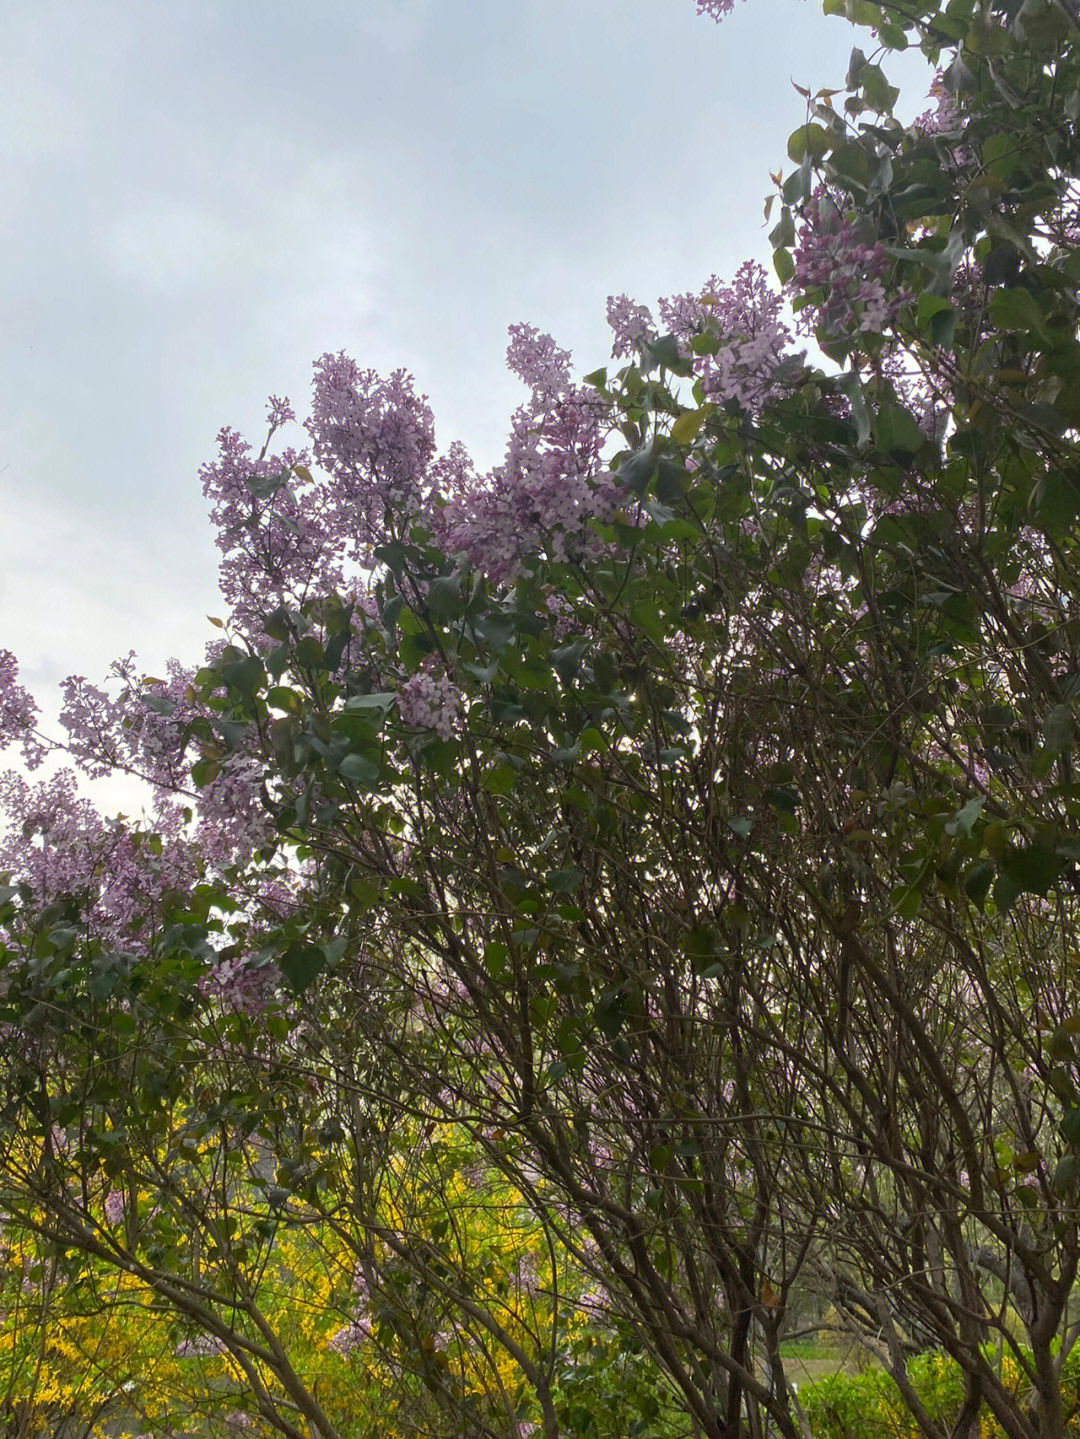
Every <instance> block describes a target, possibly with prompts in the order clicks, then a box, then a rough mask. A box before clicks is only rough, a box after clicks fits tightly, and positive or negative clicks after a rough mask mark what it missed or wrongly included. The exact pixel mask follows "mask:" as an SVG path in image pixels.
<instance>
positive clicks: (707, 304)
mask: <svg viewBox="0 0 1080 1439" xmlns="http://www.w3.org/2000/svg"><path fill="white" fill-rule="evenodd" d="M782 304H783V301H782V297H781V296H780V295H779V294H778V293H777V292H776V291H775V290H773V289H772V287H771V286H770V285H769V281H768V277H767V276H766V274H765V271H764V269H763V268H762V267H761V266H760V265H759V264H757V263H756V262H755V261H752V260H748V261H746V263H745V264H743V265H740V266H739V268H738V270H736V272H735V278H734V280H733V281H732V283H731V284H730V285H724V284H721V282H720V281H719V280H718V279H717V277H716V276H715V275H713V276H712V277H711V278H710V279H709V280H708V282H707V283H706V284H705V286H704V287H703V288H702V289H701V290H700V291H696V292H691V293H688V294H684V295H672V296H671V297H670V298H668V299H662V300H661V301H660V304H659V309H660V316H661V318H662V320H663V321H664V323H665V325H667V327H668V329H669V331H670V332H671V334H673V335H674V336H675V337H676V338H677V339H679V340H680V341H682V343H683V346H684V348H685V350H686V352H687V353H688V354H690V353H691V351H690V348H689V342H690V340H692V339H693V338H694V336H696V335H699V334H703V333H706V334H712V335H714V336H715V337H716V341H717V347H716V351H715V353H714V354H705V355H701V356H694V367H695V370H696V372H697V374H698V375H699V376H700V379H701V382H702V386H703V388H704V390H705V393H706V395H707V396H708V397H709V399H711V400H713V401H715V402H716V403H717V404H723V403H724V402H726V401H728V400H734V401H735V402H736V403H737V404H738V405H740V406H741V407H742V408H743V409H747V410H757V409H760V407H761V406H762V405H763V404H765V403H766V402H767V401H768V400H770V399H773V398H775V397H776V396H777V395H779V394H782V393H783V392H784V390H785V389H786V385H785V383H784V381H783V379H782V371H781V369H780V366H781V362H782V361H783V360H784V359H785V358H786V357H787V355H788V349H789V346H790V344H791V338H792V337H791V331H790V330H789V329H788V327H787V326H786V325H785V324H784V323H783V320H782V319H781V307H782Z"/></svg>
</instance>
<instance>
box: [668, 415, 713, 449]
mask: <svg viewBox="0 0 1080 1439" xmlns="http://www.w3.org/2000/svg"><path fill="white" fill-rule="evenodd" d="M709 408H710V407H708V406H705V407H703V408H702V409H700V410H685V411H684V412H683V413H682V414H681V415H680V416H679V418H678V419H677V420H676V421H675V423H674V424H673V425H672V427H671V438H672V439H673V440H674V441H675V443H676V444H678V445H688V444H690V442H691V441H692V440H693V438H694V436H695V435H696V434H697V432H698V430H700V429H701V427H702V425H703V424H704V423H705V421H706V420H707V419H708V416H709Z"/></svg>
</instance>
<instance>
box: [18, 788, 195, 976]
mask: <svg viewBox="0 0 1080 1439" xmlns="http://www.w3.org/2000/svg"><path fill="white" fill-rule="evenodd" d="M0 815H3V816H4V817H5V818H6V820H7V828H6V830H5V831H4V832H3V833H2V834H0V870H10V871H11V872H12V873H13V874H14V875H16V876H17V878H19V879H20V880H24V881H26V882H27V883H29V884H30V885H31V886H32V888H33V890H34V894H35V897H36V899H37V902H38V903H40V904H47V903H49V901H50V900H52V899H55V898H57V897H58V896H61V895H74V896H77V897H79V899H80V902H81V905H82V908H83V914H84V918H85V919H86V920H87V921H92V922H93V924H94V927H95V930H96V931H97V933H98V934H99V935H101V936H103V937H105V938H106V939H109V940H111V941H112V942H113V943H118V944H119V943H122V944H124V945H125V947H127V948H130V947H131V946H132V945H133V944H134V943H135V941H136V931H137V929H138V928H139V926H140V925H141V923H142V922H143V921H144V919H145V917H146V915H147V912H148V910H149V908H150V907H151V906H152V905H154V904H155V903H156V902H157V901H158V900H159V899H160V897H161V895H162V894H164V893H165V891H166V890H174V889H181V890H183V889H187V888H190V887H191V886H192V885H193V884H194V883H195V882H196V881H197V879H198V876H199V873H200V864H201V862H200V859H199V856H198V853H197V851H196V849H195V846H194V845H193V844H192V843H191V841H190V840H189V839H187V838H186V837H185V836H184V834H183V818H182V816H181V815H180V814H179V812H178V811H177V810H176V809H175V808H171V809H170V808H163V809H162V810H161V812H160V813H159V814H158V816H157V817H156V818H157V833H156V834H155V836H154V837H153V841H152V842H151V837H150V836H148V835H143V834H140V833H139V832H137V831H132V830H129V829H128V828H127V827H126V826H125V825H124V824H123V823H122V822H121V821H119V820H116V821H106V820H104V819H102V817H101V815H100V814H99V813H98V812H97V810H96V809H95V808H94V806H93V805H92V804H91V803H90V801H89V800H87V799H85V798H84V797H81V796H80V795H79V793H78V789H77V782H76V777H75V774H74V773H73V771H71V770H60V771H58V772H57V773H56V774H55V775H53V776H51V778H49V779H48V780H44V781H42V782H40V783H38V784H36V785H30V784H28V783H27V782H26V780H25V779H23V777H22V776H21V775H17V774H13V773H9V774H6V775H3V776H0Z"/></svg>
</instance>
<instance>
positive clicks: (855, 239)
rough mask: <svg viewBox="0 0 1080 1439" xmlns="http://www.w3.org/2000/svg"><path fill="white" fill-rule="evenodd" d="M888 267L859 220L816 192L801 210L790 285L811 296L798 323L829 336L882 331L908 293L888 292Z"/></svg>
mask: <svg viewBox="0 0 1080 1439" xmlns="http://www.w3.org/2000/svg"><path fill="white" fill-rule="evenodd" d="M888 268H889V257H888V255H887V254H886V253H885V247H884V245H883V244H882V243H881V241H880V240H875V241H874V242H873V243H870V240H869V239H867V238H863V237H862V230H861V225H860V222H859V221H858V220H857V219H855V218H852V217H850V216H847V215H843V214H841V212H840V211H839V210H838V209H837V207H836V204H835V203H834V201H833V200H832V198H831V197H830V196H828V195H827V194H825V193H824V191H819V192H818V193H817V194H816V195H815V196H814V197H813V199H811V201H810V202H809V204H808V205H807V206H806V208H805V209H804V211H803V214H802V223H801V224H800V227H799V234H798V239H797V243H796V246H795V275H794V278H793V280H792V288H793V289H794V290H795V291H796V292H797V293H799V294H802V295H804V296H806V297H807V298H808V300H809V303H807V304H805V305H804V307H803V309H802V310H801V312H800V328H801V329H803V330H805V331H811V330H813V329H814V328H815V327H817V328H818V329H821V330H824V331H825V332H826V333H827V334H830V335H841V334H850V333H852V332H857V331H866V330H872V331H874V332H876V333H880V332H881V331H882V330H883V329H885V327H886V326H887V325H889V324H891V322H892V321H893V320H894V319H895V318H896V315H897V312H898V311H899V309H900V307H901V305H903V304H904V303H905V302H906V301H907V300H909V299H910V298H911V296H910V295H909V294H907V293H906V292H905V293H903V294H898V295H893V296H891V297H890V296H889V295H887V294H886V291H885V287H884V285H883V284H882V277H883V276H884V274H885V273H886V271H887V270H888Z"/></svg>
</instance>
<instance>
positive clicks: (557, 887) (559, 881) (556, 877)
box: [544, 867, 581, 894]
mask: <svg viewBox="0 0 1080 1439" xmlns="http://www.w3.org/2000/svg"><path fill="white" fill-rule="evenodd" d="M544 883H545V884H546V885H547V887H548V889H550V890H551V891H552V893H553V894H571V893H572V892H573V891H574V890H575V889H577V887H578V885H579V884H580V883H581V870H580V869H574V868H572V867H571V868H570V869H549V870H548V872H547V874H545V875H544Z"/></svg>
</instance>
